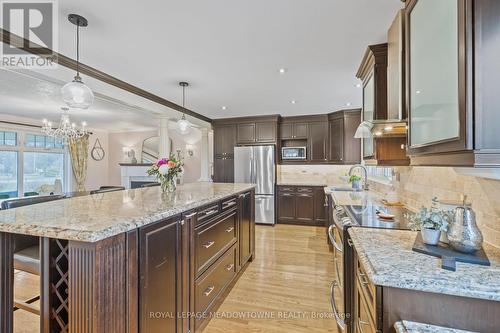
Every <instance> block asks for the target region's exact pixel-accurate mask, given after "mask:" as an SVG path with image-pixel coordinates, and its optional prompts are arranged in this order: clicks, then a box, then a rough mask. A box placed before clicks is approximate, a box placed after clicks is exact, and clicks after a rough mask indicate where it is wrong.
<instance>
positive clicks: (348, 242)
mask: <svg viewBox="0 0 500 333" xmlns="http://www.w3.org/2000/svg"><path fill="white" fill-rule="evenodd" d="M347 244H349V246H350V247H353V246H354V244H353V243H352V240H351V239H350V238H348V239H347Z"/></svg>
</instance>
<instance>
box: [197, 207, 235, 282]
mask: <svg viewBox="0 0 500 333" xmlns="http://www.w3.org/2000/svg"><path fill="white" fill-rule="evenodd" d="M194 234H195V235H194V238H195V266H196V275H198V274H200V273H202V272H203V271H204V270H205V269H207V268H208V266H209V265H210V264H211V263H212V262H214V261H215V260H216V259H217V257H219V256H220V255H221V254H222V252H224V251H225V250H227V249H228V248H229V247H230V246H231V245H232V244H234V243H235V242H236V237H237V213H236V211H235V210H234V211H231V212H229V213H227V214H225V215H221V217H220V218H218V219H216V220H214V221H212V222H210V223H208V224H206V225H203V226H201V227H199V228H196V229H195V230H194Z"/></svg>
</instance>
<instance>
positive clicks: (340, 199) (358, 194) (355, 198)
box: [325, 187, 382, 206]
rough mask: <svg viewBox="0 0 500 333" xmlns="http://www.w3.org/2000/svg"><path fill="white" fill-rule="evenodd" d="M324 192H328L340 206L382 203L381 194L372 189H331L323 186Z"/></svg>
mask: <svg viewBox="0 0 500 333" xmlns="http://www.w3.org/2000/svg"><path fill="white" fill-rule="evenodd" d="M325 193H326V194H330V195H331V196H332V197H333V201H334V202H335V204H337V205H340V206H353V205H354V206H366V205H368V204H377V205H382V201H381V200H382V197H381V195H380V194H378V193H376V192H372V191H332V190H331V188H329V187H325Z"/></svg>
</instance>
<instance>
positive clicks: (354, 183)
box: [349, 175, 361, 190]
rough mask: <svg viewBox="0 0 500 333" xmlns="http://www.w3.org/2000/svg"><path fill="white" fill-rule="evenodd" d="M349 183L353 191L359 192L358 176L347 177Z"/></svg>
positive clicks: (359, 180) (359, 181) (359, 179)
mask: <svg viewBox="0 0 500 333" xmlns="http://www.w3.org/2000/svg"><path fill="white" fill-rule="evenodd" d="M349 183H351V186H352V188H353V189H355V190H360V189H361V177H360V176H358V175H352V176H351V177H349Z"/></svg>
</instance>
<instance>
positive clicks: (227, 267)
mask: <svg viewBox="0 0 500 333" xmlns="http://www.w3.org/2000/svg"><path fill="white" fill-rule="evenodd" d="M233 267H234V264H229V265H227V266H226V270H228V271H232V270H233Z"/></svg>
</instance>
